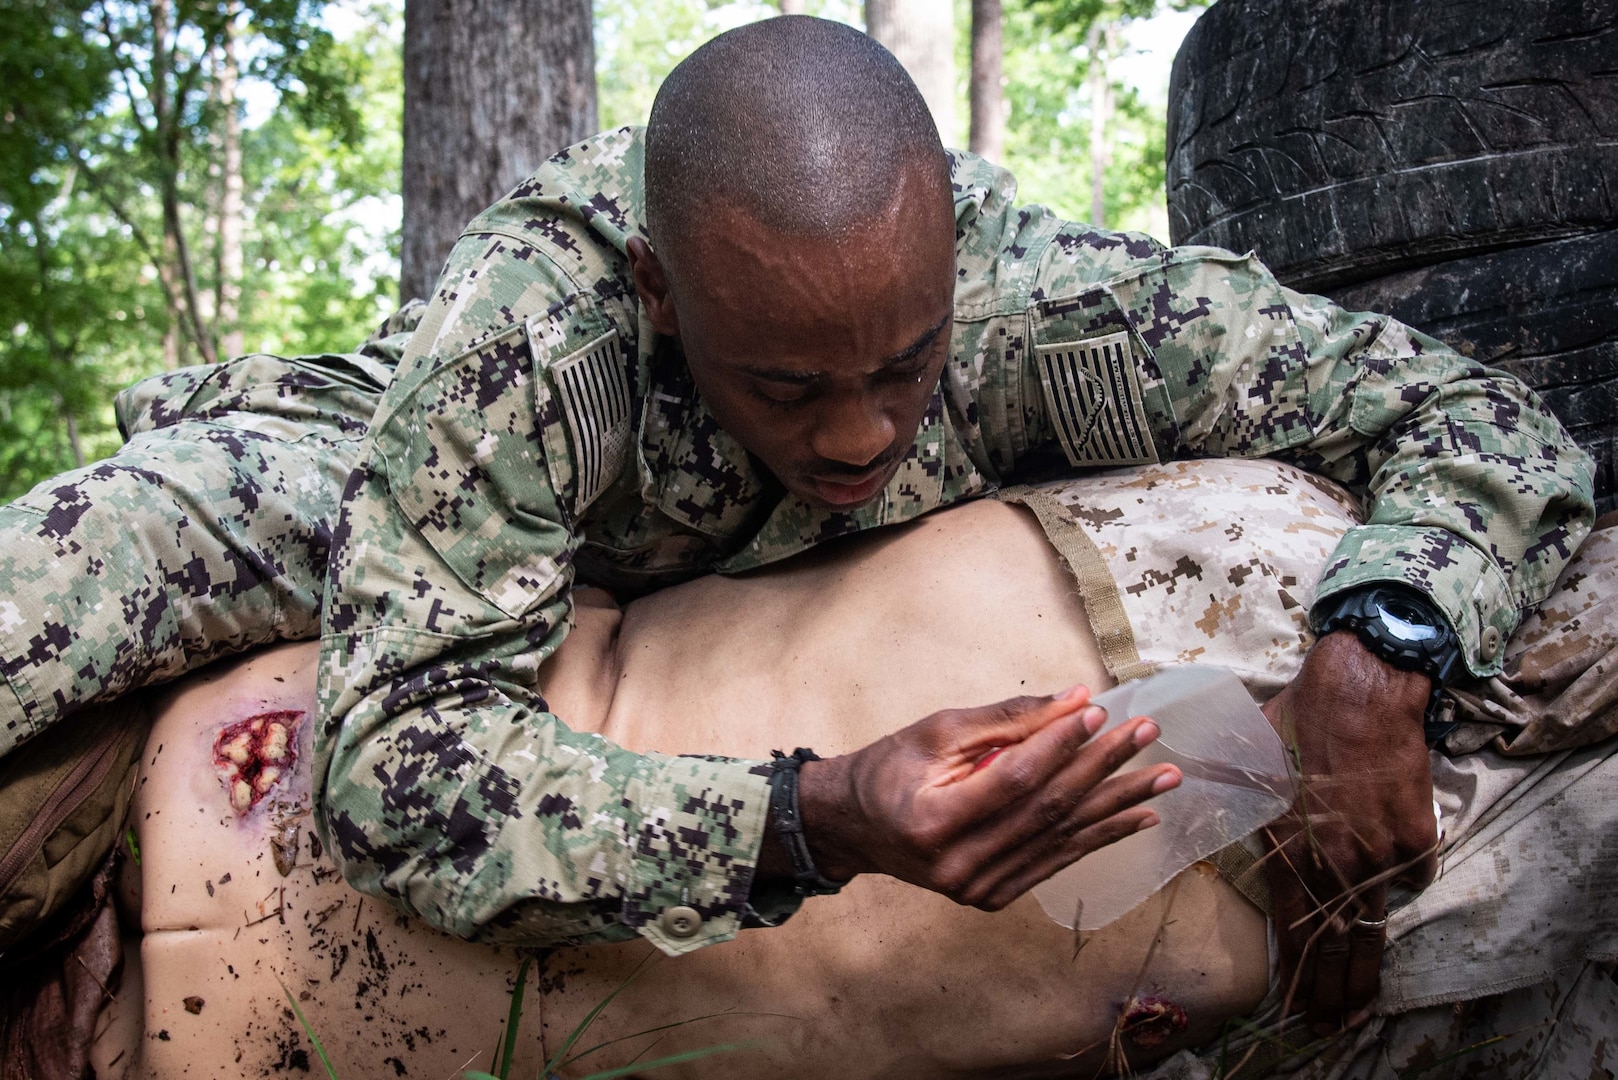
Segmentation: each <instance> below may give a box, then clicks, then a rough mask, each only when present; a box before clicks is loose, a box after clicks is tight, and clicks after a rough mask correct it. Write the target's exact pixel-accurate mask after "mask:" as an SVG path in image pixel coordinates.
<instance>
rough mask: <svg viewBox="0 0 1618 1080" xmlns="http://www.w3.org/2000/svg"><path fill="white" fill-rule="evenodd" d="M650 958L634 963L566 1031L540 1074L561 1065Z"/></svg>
mask: <svg viewBox="0 0 1618 1080" xmlns="http://www.w3.org/2000/svg"><path fill="white" fill-rule="evenodd" d="M651 960H652V957H651V956H648V957H646V959H644V960H642V961H641V962H640V963H638V964H636V965H635V970H634V971H631V972H630V973H629V977H628V978H626V979H625V980H624V981H623V982H621V983H619V984H618V985H617V987H616V988H614V990H613V992H612V993H610V994H608V995H607V996H606V997H604V998H602V999H601V1000H600V1001H599V1002H597V1003H596V1007H595V1008H593V1009H591V1010H590V1012H589V1014H588V1015H586V1016H585V1018H584V1019H583V1020H580V1021H579V1023H578V1026H577V1027H575V1028H574V1029H573V1030H572V1031H570V1032H568V1036H567V1038H566V1039H565V1040H563V1042H562V1046H561V1048H560V1049H558V1050H557V1051H556V1053H555V1054H554V1055H552V1057H551V1059H550V1060H549V1061H547V1062H546V1063H545V1070H544V1071H543V1072H542V1073H540V1076H542V1077H549V1076H550V1075H551V1073H553V1072H555V1071H556V1070H557V1069H559V1068H561V1067H562V1062H563V1061H564V1060H565V1059H566V1058H567V1055H568V1051H570V1050H572V1049H573V1045H574V1044H575V1043H577V1042H578V1041H579V1039H581V1038H583V1036H584V1033H585V1032H586V1031H588V1030H590V1025H591V1024H593V1023H595V1022H596V1017H598V1016H600V1015H601V1013H602V1012H603V1011H604V1010H605V1009H606V1007H607V1006H608V1005H611V1004H612V1002H613V999H614V998H616V997H617V996H618V995H619V994H621V993H623V992H624V991H625V990H627V989H628V988H629V984H630V983H632V982H634V981H635V980H636V979H637V978H639V977H640V973H641V972H643V971H645V970H646V965H647V964H648V963H649V962H650V961H651Z"/></svg>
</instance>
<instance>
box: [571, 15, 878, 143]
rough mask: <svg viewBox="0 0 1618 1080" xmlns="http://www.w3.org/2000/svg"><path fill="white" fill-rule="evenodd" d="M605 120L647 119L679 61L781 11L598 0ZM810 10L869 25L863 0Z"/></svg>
mask: <svg viewBox="0 0 1618 1080" xmlns="http://www.w3.org/2000/svg"><path fill="white" fill-rule="evenodd" d="M594 8H595V44H596V97H597V103H598V106H599V110H600V115H601V126H602V127H604V128H609V127H618V126H619V125H621V124H644V123H646V117H647V116H648V114H650V113H651V111H652V99H653V98H654V97H656V96H657V88H658V87H659V86H661V85H662V83H663V79H664V77H665V76H667V75H668V73H669V72H670V71H672V70H673V69H674V65H675V64H678V63H679V62H680V61H681V60H683V59H684V58H685V57H686V56H687V55H688V54H689V53H691V52H692V50H694V49H696V47H697V46H699V45H701V44H702V43H703V42H705V41H707V40H708V39H710V38H712V37H715V36H717V35H719V34H722V33H724V32H725V31H726V30H730V29H733V28H735V27H738V26H742V25H744V24H746V23H750V22H754V21H756V20H758V19H766V18H769V17H771V16H773V15H778V14H780V8H779V7H778V5H777V4H775V3H773V2H768V0H658V2H656V3H648V2H646V0H595V4H594ZM804 8H805V12H806V14H809V15H817V16H819V17H821V18H823V19H836V20H838V21H839V22H845V23H850V24H852V25H855V26H863V25H864V23H863V14H862V13H863V8H862V6H861V3H860V0H807V2H806V3H805V5H804Z"/></svg>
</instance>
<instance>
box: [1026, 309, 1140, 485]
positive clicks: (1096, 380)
mask: <svg viewBox="0 0 1618 1080" xmlns="http://www.w3.org/2000/svg"><path fill="white" fill-rule="evenodd" d="M1034 355H1035V356H1036V357H1037V359H1038V363H1039V380H1040V383H1041V384H1042V385H1043V386H1044V388H1045V405H1046V407H1047V408H1048V409H1049V410H1050V417H1051V424H1052V426H1054V427H1055V428H1056V437H1057V438H1058V439H1059V440H1060V441H1061V443H1062V449H1063V450H1064V451H1065V452H1066V453H1067V460H1068V463H1069V464H1071V465H1086V466H1091V467H1094V466H1107V465H1153V464H1156V463H1157V460H1158V457H1157V447H1156V445H1155V444H1154V443H1153V442H1152V435H1151V428H1149V427H1148V426H1147V424H1146V410H1145V408H1144V406H1143V404H1142V402H1141V390H1140V376H1139V374H1138V373H1137V371H1136V370H1135V359H1134V355H1133V354H1132V353H1131V351H1130V345H1129V332H1128V331H1127V330H1125V331H1119V332H1118V333H1116V334H1108V335H1106V336H1105V337H1093V338H1086V339H1085V340H1083V341H1065V342H1054V343H1051V344H1046V345H1036V346H1034Z"/></svg>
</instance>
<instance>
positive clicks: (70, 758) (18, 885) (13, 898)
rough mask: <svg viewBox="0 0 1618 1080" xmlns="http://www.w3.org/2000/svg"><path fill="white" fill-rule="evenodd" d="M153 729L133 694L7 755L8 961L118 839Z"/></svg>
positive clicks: (1, 878)
mask: <svg viewBox="0 0 1618 1080" xmlns="http://www.w3.org/2000/svg"><path fill="white" fill-rule="evenodd" d="M150 728H151V718H150V716H149V714H148V712H147V709H146V707H145V703H144V702H143V701H142V700H141V698H140V696H139V695H132V696H130V697H127V698H125V699H123V700H120V701H114V702H110V703H107V704H104V705H94V706H91V707H89V708H87V709H84V710H82V711H80V712H78V713H75V714H74V715H73V716H71V717H68V718H67V719H65V720H63V721H62V722H61V723H58V724H56V725H54V726H53V727H51V728H50V729H49V730H47V731H45V732H43V733H42V734H40V735H37V736H35V737H34V738H33V739H31V740H29V741H28V742H26V743H24V744H23V745H22V746H21V747H19V748H18V749H17V750H15V751H13V752H12V753H11V754H9V755H7V756H6V757H5V758H4V759H0V968H3V967H5V966H9V965H10V964H11V963H12V962H13V961H14V960H15V958H16V953H17V952H19V951H27V943H28V940H29V939H30V938H31V937H33V936H35V935H37V934H39V933H41V932H43V931H45V930H46V929H47V928H49V927H50V926H51V925H52V922H53V920H54V919H55V917H56V916H58V915H59V914H60V913H61V912H62V911H63V910H64V909H66V907H67V906H68V905H69V903H70V902H71V901H73V899H74V898H75V896H76V895H77V894H78V893H79V892H80V890H81V889H82V888H83V887H84V885H85V883H86V882H88V881H89V880H90V879H91V877H93V876H94V875H95V873H96V871H97V869H99V868H100V867H101V866H102V864H103V863H105V862H106V860H107V856H108V854H109V853H110V852H111V851H112V850H113V848H114V847H115V846H116V845H117V843H118V839H119V835H120V834H121V832H122V831H123V826H124V816H125V815H126V814H127V813H128V812H129V800H130V797H131V795H132V793H133V788H134V781H135V772H136V768H137V766H138V765H139V758H140V753H141V748H142V747H143V746H144V745H145V742H146V733H147V731H148V730H150Z"/></svg>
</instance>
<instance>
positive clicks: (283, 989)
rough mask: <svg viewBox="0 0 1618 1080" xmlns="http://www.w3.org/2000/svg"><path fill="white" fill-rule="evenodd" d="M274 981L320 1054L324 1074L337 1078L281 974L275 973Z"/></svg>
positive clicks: (318, 1037)
mask: <svg viewBox="0 0 1618 1080" xmlns="http://www.w3.org/2000/svg"><path fill="white" fill-rule="evenodd" d="M275 982H276V984H277V985H278V986H280V987H281V993H283V994H285V995H286V996H287V1002H288V1004H290V1005H291V1006H292V1015H293V1016H296V1017H297V1018H298V1023H299V1024H302V1025H303V1033H304V1034H305V1035H307V1036H309V1041H310V1042H312V1043H314V1044H315V1053H316V1054H318V1055H320V1063H321V1064H322V1065H324V1066H326V1075H327V1076H329V1077H331V1080H337V1070H336V1069H334V1068H332V1064H331V1058H329V1057H327V1056H326V1048H325V1047H324V1046H321V1045H320V1036H319V1035H316V1034H315V1029H314V1028H312V1027H310V1026H309V1021H308V1020H306V1019H304V1016H303V1010H302V1009H300V1008H298V999H297V998H295V997H293V996H292V991H291V990H288V989H287V984H286V983H284V982H282V981H281V976H279V975H277V976H276V977H275Z"/></svg>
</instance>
